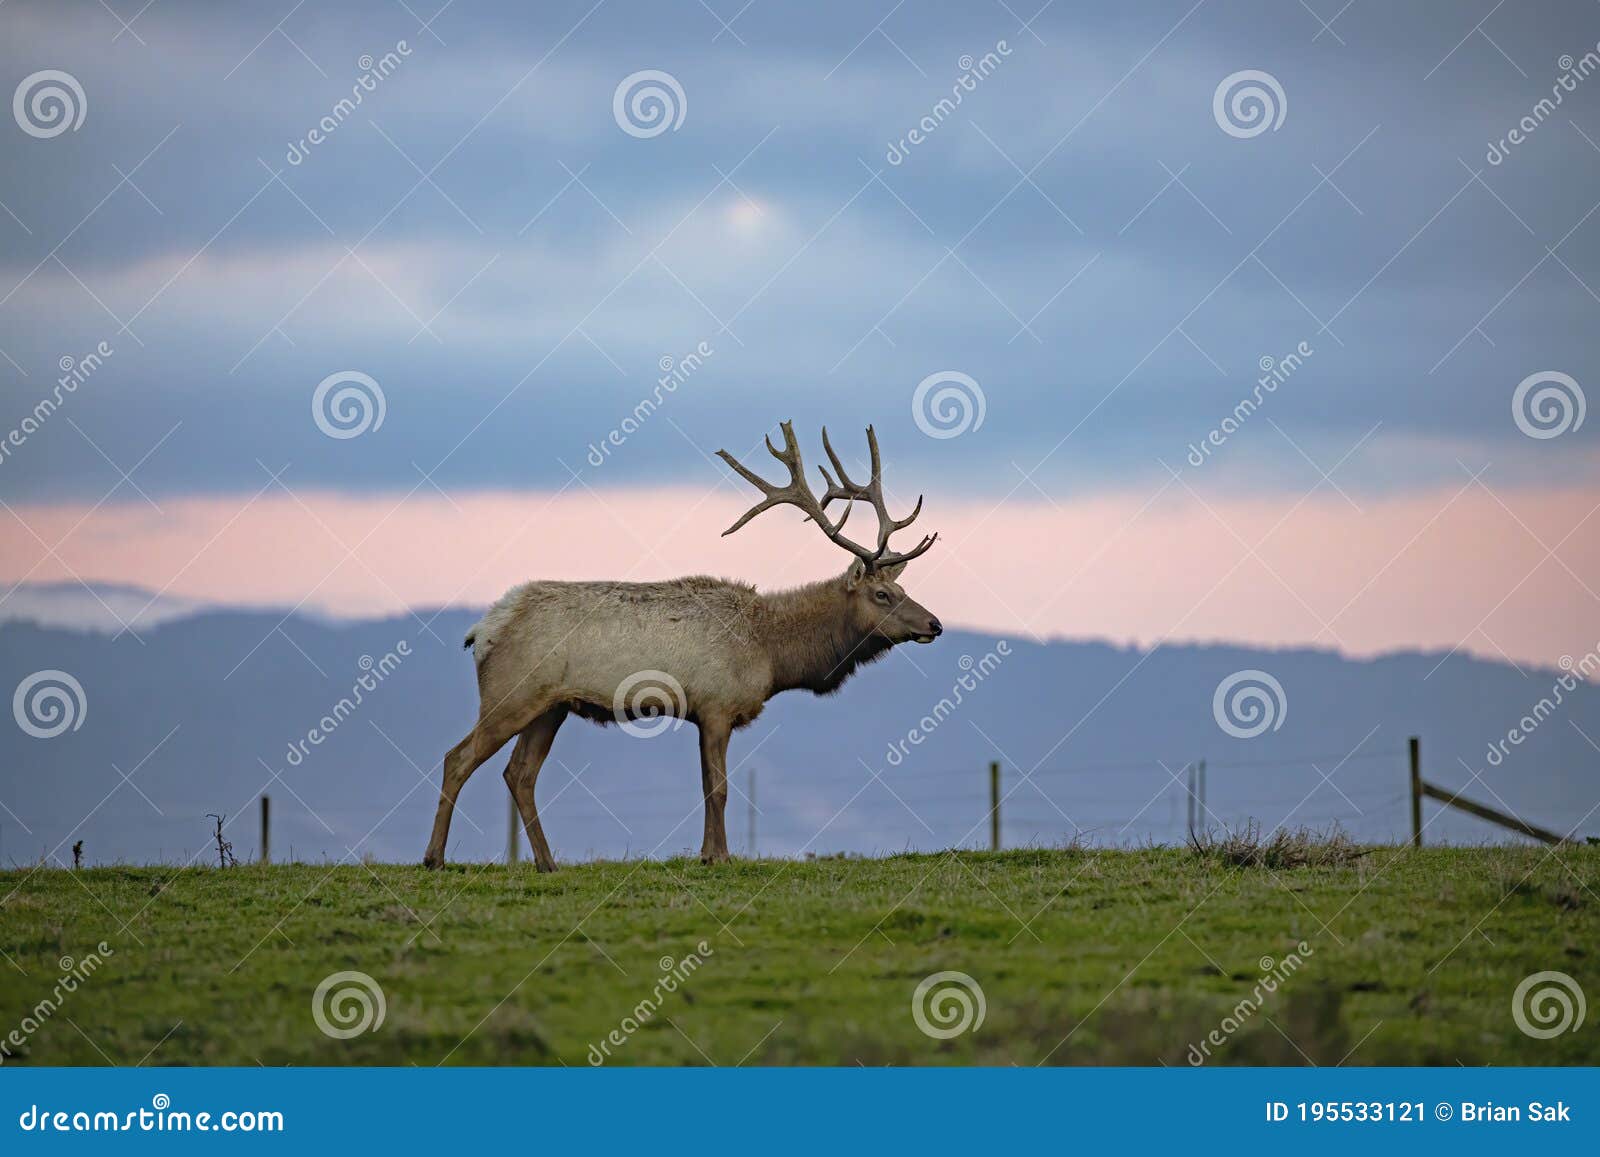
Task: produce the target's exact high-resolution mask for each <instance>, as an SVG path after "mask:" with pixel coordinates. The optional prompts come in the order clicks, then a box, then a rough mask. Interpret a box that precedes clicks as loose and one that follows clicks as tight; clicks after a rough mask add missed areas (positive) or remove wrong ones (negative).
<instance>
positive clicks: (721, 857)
mask: <svg viewBox="0 0 1600 1157" xmlns="http://www.w3.org/2000/svg"><path fill="white" fill-rule="evenodd" d="M730 859H732V857H731V856H729V855H728V853H727V852H701V853H700V862H701V863H702V864H726V863H727V862H728V861H729V860H730Z"/></svg>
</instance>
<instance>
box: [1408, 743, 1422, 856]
mask: <svg viewBox="0 0 1600 1157" xmlns="http://www.w3.org/2000/svg"><path fill="white" fill-rule="evenodd" d="M1408 746H1409V748H1410V751H1411V846H1412V847H1413V848H1420V847H1421V846H1422V751H1421V747H1422V741H1421V740H1420V739H1418V738H1417V737H1416V736H1415V735H1413V736H1412V737H1411V742H1410V743H1409V744H1408Z"/></svg>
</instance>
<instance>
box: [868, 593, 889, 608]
mask: <svg viewBox="0 0 1600 1157" xmlns="http://www.w3.org/2000/svg"><path fill="white" fill-rule="evenodd" d="M872 597H873V598H875V599H877V600H878V601H879V602H880V603H882V604H883V605H884V606H888V605H889V592H888V591H876V592H874V593H873V596H872Z"/></svg>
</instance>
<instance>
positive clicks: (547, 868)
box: [534, 860, 556, 872]
mask: <svg viewBox="0 0 1600 1157" xmlns="http://www.w3.org/2000/svg"><path fill="white" fill-rule="evenodd" d="M534 867H536V868H538V869H539V871H541V872H553V871H555V870H556V862H555V861H554V860H536V861H535V862H534Z"/></svg>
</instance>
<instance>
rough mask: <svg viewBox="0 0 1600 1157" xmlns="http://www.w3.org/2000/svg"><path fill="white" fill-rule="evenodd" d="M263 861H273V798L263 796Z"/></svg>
mask: <svg viewBox="0 0 1600 1157" xmlns="http://www.w3.org/2000/svg"><path fill="white" fill-rule="evenodd" d="M261 862H262V863H263V864H270V863H272V800H271V799H270V798H269V797H267V796H262V797H261Z"/></svg>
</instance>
